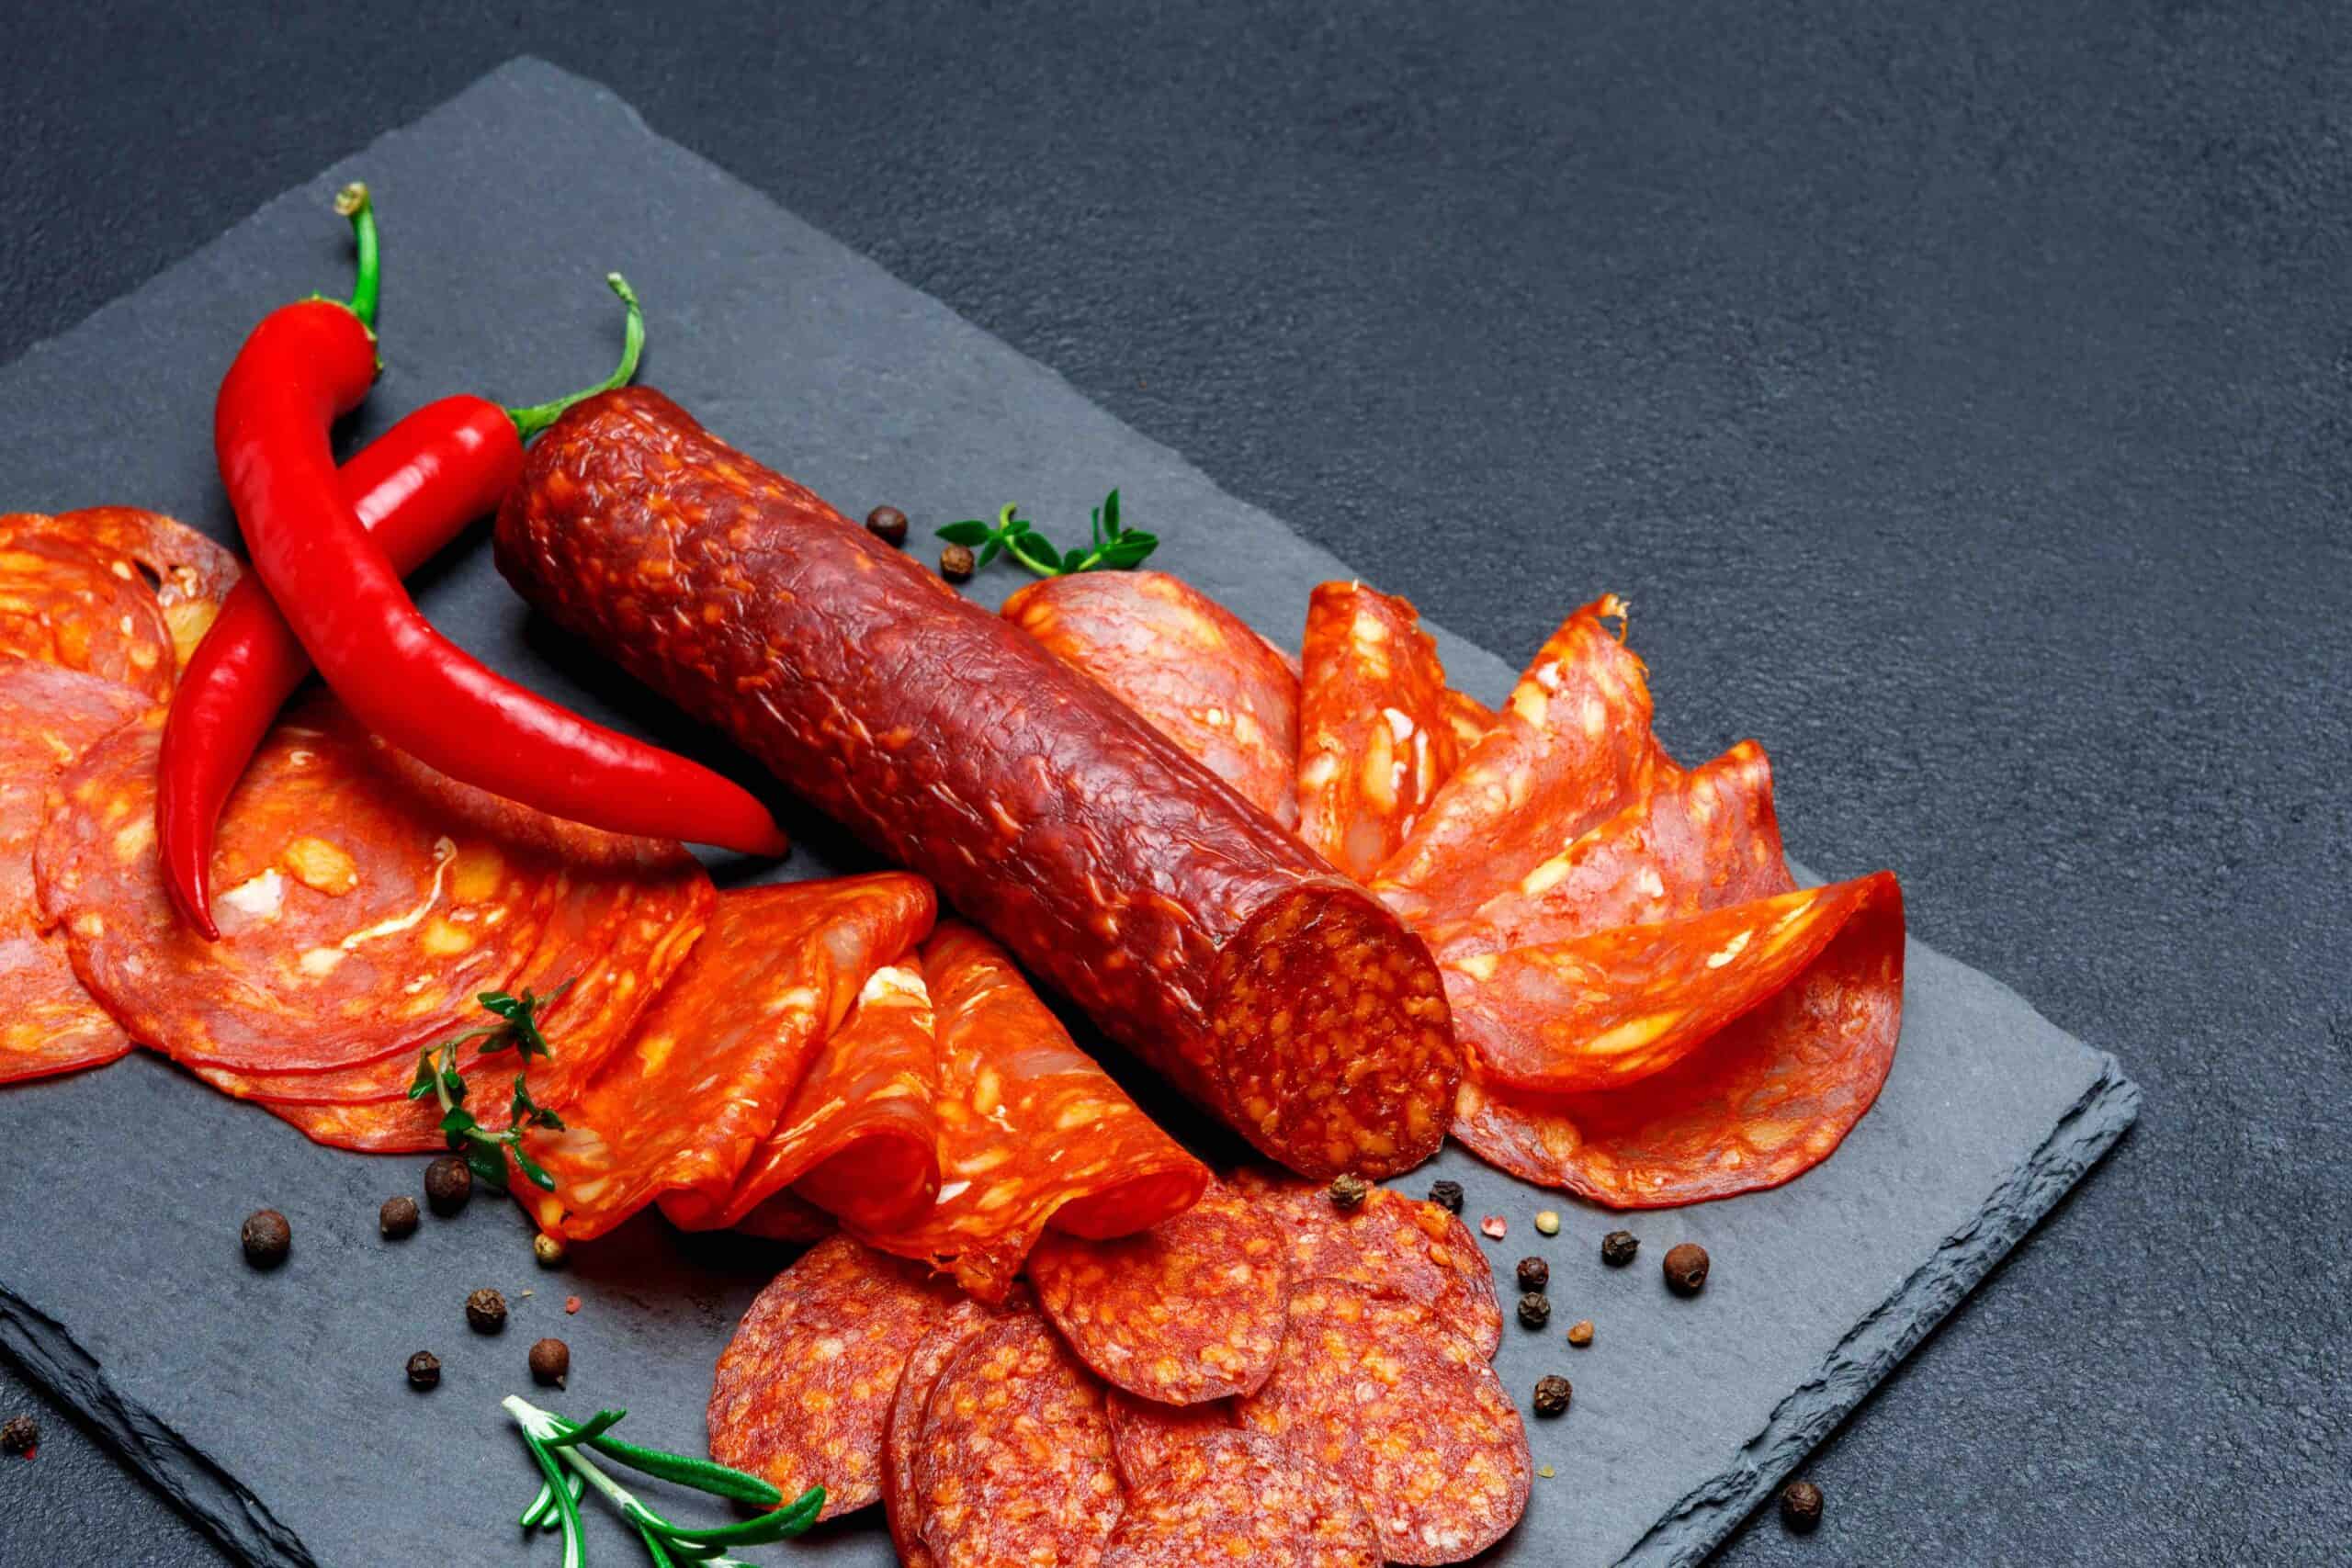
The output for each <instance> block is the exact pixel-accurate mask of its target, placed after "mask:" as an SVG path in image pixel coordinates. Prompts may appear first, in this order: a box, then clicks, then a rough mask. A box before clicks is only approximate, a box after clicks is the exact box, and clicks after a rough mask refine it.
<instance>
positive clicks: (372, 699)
mask: <svg viewBox="0 0 2352 1568" xmlns="http://www.w3.org/2000/svg"><path fill="white" fill-rule="evenodd" d="M374 371H375V343H374V339H373V336H372V334H371V333H369V332H368V327H367V325H366V323H365V322H363V321H361V319H360V317H359V315H358V314H357V313H356V311H355V310H352V309H349V308H347V307H345V306H343V305H339V304H334V303H329V302H324V301H310V302H305V303H303V304H299V305H288V306H287V307H285V308H283V309H281V310H277V311H275V312H273V313H272V314H270V315H269V316H267V317H266V318H264V320H263V321H262V323H261V324H260V325H259V326H257V327H255V328H254V331H253V335H252V336H250V337H248V338H247V339H246V340H245V344H244V346H243V348H242V349H240V350H238V352H237V357H236V360H235V362H234V363H233V364H232V365H231V366H230V367H229V373H228V375H227V376H226V377H224V378H222V380H221V383H220V397H219V399H218V400H217V401H216V402H215V404H214V407H213V421H212V446H213V453H214V456H215V457H217V458H218V460H219V462H220V478H221V481H222V483H223V484H224V485H225V486H226V487H227V489H228V491H229V501H230V504H231V505H232V508H233V509H234V510H235V512H236V513H237V523H238V526H239V528H240V529H241V530H242V531H243V534H244V537H245V547H246V551H247V553H248V554H249V555H250V556H251V558H252V560H253V565H254V570H255V571H256V572H257V573H259V575H260V577H261V581H262V584H263V586H264V587H266V588H267V589H268V590H269V594H270V597H271V598H272V599H274V600H276V601H277V608H278V610H279V612H280V613H281V614H283V615H285V617H286V620H287V624H288V625H289V626H292V627H293V629H294V634H295V636H296V637H299V638H300V641H301V644H302V648H303V650H304V651H305V652H306V653H308V654H309V655H310V656H311V662H312V663H313V664H315V665H317V666H318V669H319V673H320V674H321V675H322V676H324V677H325V678H326V682H327V684H328V685H329V686H331V687H333V688H334V693H335V695H337V696H338V697H340V698H342V699H343V702H344V705H345V706H346V707H348V708H349V709H350V710H351V712H352V714H353V715H354V716H356V718H357V719H358V720H359V722H361V723H362V724H365V725H366V726H367V727H368V728H369V729H371V730H373V731H375V733H376V734H378V735H379V736H381V737H382V738H383V739H385V740H387V741H389V742H390V743H391V744H392V745H394V746H397V747H399V748H400V749H401V750H403V751H406V752H408V753H409V754H410V755H412V756H413V757H415V758H416V759H417V760H418V761H422V762H424V763H425V764H426V765H427V766H429V767H432V768H435V769H436V770H438V771H439V772H441V773H447V775H449V776H450V777H451V778H454V779H457V780H459V781H460V782H462V783H465V784H473V785H475V786H476V787H478V788H481V789H485V790H488V791H489V792H490V793H492V795H503V796H505V797H506V798H507V799H509V800H515V801H519V802H521V803H522V804H524V805H526V806H532V807H537V808H538V809H540V810H542V811H545V812H548V813H549V814H550V815H552V816H557V817H562V818H570V819H571V820H572V821H575V822H584V823H587V824H589V825H591V826H593V827H597V828H602V829H607V830H609V831H613V832H621V833H639V834H646V835H650V836H652V837H658V838H672V839H687V840H694V841H695V842H697V843H706V844H717V845H719V846H721V847H723V848H727V849H731V850H741V851H746V852H752V853H756V854H776V853H781V852H782V851H783V850H784V847H785V840H784V835H783V834H782V833H781V832H780V831H778V829H776V826H775V821H774V820H773V819H772V818H770V817H769V816H768V813H767V809H766V807H763V806H762V805H761V804H760V803H759V801H758V799H757V798H756V797H754V796H753V795H752V794H751V792H750V791H748V790H746V789H744V788H742V787H741V785H739V784H733V783H731V782H729V780H727V779H725V778H723V777H721V776H720V775H719V774H718V773H713V772H712V771H711V770H710V769H708V768H706V767H703V766H702V765H700V764H699V763H695V762H692V761H687V760H686V759H685V758H683V757H679V756H675V755H673V754H672V753H670V752H667V751H663V750H660V749H659V748H656V747H652V746H648V745H646V744H645V743H644V742H642V741H639V740H633V739H629V738H628V736H625V735H621V734H618V733H616V732H615V731H613V730H610V729H606V728H603V727H602V726H600V725H595V724H592V723H590V722H589V721H588V720H586V719H584V718H582V717H581V716H579V715H578V714H575V713H571V712H570V711H568V710H567V709H565V708H562V707H560V706H558V705H556V704H554V703H551V702H549V701H548V700H547V699H546V698H544V697H541V696H539V695H538V694H536V693H533V692H530V691H527V690H526V689H525V688H523V687H521V686H518V685H516V684H515V682H512V681H509V680H506V679H505V678H503V676H500V675H497V674H495V673H493V672H492V671H491V670H489V669H488V668H487V667H485V666H484V665H483V664H482V663H481V661H480V660H476V659H474V658H473V657H472V656H470V655H469V654H468V653H466V652H465V651H464V650H463V649H459V648H458V646H457V645H456V644H454V643H452V642H450V641H449V639H448V638H447V637H443V636H442V635H441V634H440V633H439V632H437V631H435V629H434V627H433V624H432V623H431V622H430V621H428V620H426V619H425V618H424V615H423V614H422V613H420V612H419V611H418V609H417V607H416V604H415V602H414V601H413V600H412V599H410V597H409V596H408V591H407V590H406V589H405V588H404V587H402V586H401V578H400V573H399V572H397V571H395V570H393V569H392V563H391V561H390V558H388V557H387V556H386V555H385V553H384V549H383V547H382V546H380V545H379V544H377V543H375V542H374V541H373V540H371V539H370V538H369V537H368V530H367V529H366V528H365V527H364V526H362V525H361V524H360V521H359V517H358V514H357V513H356V512H355V511H354V510H353V508H352V505H351V503H350V502H349V500H348V499H346V498H345V495H344V494H343V492H342V490H341V488H340V486H339V484H338V482H337V479H336V476H335V468H334V453H333V451H332V449H331V448H330V447H329V446H328V444H327V433H328V431H329V429H330V428H331V427H332V426H333V424H334V421H335V419H336V418H337V417H338V416H339V415H341V414H342V413H344V412H346V411H347V410H349V409H350V408H351V407H352V406H353V405H354V404H356V402H357V401H358V400H359V397H360V396H361V395H362V394H363V393H365V392H366V390H367V388H368V381H369V380H370V379H371V378H373V376H374Z"/></svg>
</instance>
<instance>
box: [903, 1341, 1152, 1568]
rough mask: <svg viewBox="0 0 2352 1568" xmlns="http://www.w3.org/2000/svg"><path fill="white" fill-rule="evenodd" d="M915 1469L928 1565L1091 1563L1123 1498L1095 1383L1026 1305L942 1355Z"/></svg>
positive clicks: (1062, 1567)
mask: <svg viewBox="0 0 2352 1568" xmlns="http://www.w3.org/2000/svg"><path fill="white" fill-rule="evenodd" d="M914 1477H915V1506H916V1507H917V1509H918V1510H919V1512H920V1513H921V1515H922V1543H923V1545H924V1547H925V1548H926V1549H927V1550H928V1551H929V1552H930V1554H931V1561H932V1562H933V1563H934V1564H936V1565H937V1568H1002V1565H1003V1564H1005V1563H1012V1562H1018V1563H1023V1564H1028V1565H1030V1568H1092V1565H1093V1564H1095V1563H1097V1562H1101V1561H1102V1558H1103V1544H1104V1542H1105V1541H1107V1540H1109V1539H1110V1535H1111V1527H1112V1526H1113V1525H1114V1524H1116V1523H1117V1522H1118V1517H1119V1513H1120V1510H1121V1508H1122V1507H1123V1506H1125V1494H1124V1493H1123V1492H1122V1491H1121V1490H1120V1486H1119V1477H1118V1472H1117V1471H1116V1470H1115V1469H1114V1467H1113V1465H1112V1462H1111V1427H1110V1424H1109V1422H1108V1420H1107V1419H1106V1418H1105V1417H1104V1416H1103V1385H1102V1384H1101V1383H1099V1382H1095V1381H1094V1378H1093V1375H1092V1374H1091V1373H1090V1372H1089V1371H1087V1370H1086V1369H1085V1368H1084V1367H1082V1366H1080V1364H1079V1362H1078V1360H1077V1359H1076V1358H1075V1357H1073V1356H1072V1355H1071V1354H1070V1353H1069V1348H1067V1347H1065V1346H1064V1345H1063V1344H1062V1342H1061V1340H1060V1339H1059V1338H1058V1337H1056V1335H1055V1334H1054V1331H1053V1330H1052V1329H1051V1328H1049V1327H1047V1326H1046V1321H1045V1319H1043V1318H1041V1317H1039V1316H1037V1315H1036V1314H1034V1313H1017V1314H1012V1315H1010V1316H1008V1317H1006V1318H1005V1319H1003V1320H1002V1321H1001V1322H998V1323H995V1324H991V1325H989V1326H988V1327H986V1328H984V1329H982V1330H981V1331H980V1332H979V1333H978V1334H977V1335H975V1336H973V1337H972V1338H971V1339H970V1341H968V1342H967V1344H966V1345H965V1346H964V1347H963V1348H962V1349H960V1350H958V1351H957V1352H956V1356H955V1358H954V1359H952V1360H950V1361H949V1362H948V1363H947V1368H946V1370H945V1371H943V1372H942V1373H941V1374H940V1377H939V1382H938V1383H937V1385H936V1386H935V1387H933V1390H932V1392H931V1399H930V1402H929V1404H927V1405H926V1406H925V1407H924V1413H923V1424H922V1435H921V1437H919V1438H917V1439H916V1445H915V1455H914Z"/></svg>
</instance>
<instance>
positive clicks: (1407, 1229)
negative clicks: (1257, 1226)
mask: <svg viewBox="0 0 2352 1568" xmlns="http://www.w3.org/2000/svg"><path fill="white" fill-rule="evenodd" d="M1234 1186H1235V1188H1236V1190H1238V1191H1239V1192H1240V1193H1241V1195H1242V1196H1243V1197H1244V1198H1245V1199H1246V1200H1247V1201H1249V1202H1250V1203H1251V1204H1252V1205H1253V1206H1255V1207H1256V1208H1257V1209H1258V1210H1259V1212H1260V1213H1263V1214H1265V1215H1267V1216H1268V1217H1269V1218H1271V1219H1272V1220H1273V1221H1274V1222H1275V1223H1276V1224H1278V1225H1279V1226H1281V1227H1282V1230H1283V1234H1284V1235H1285V1236H1286V1237H1287V1238H1288V1240H1289V1243H1290V1276H1291V1284H1292V1289H1293V1290H1296V1289H1298V1288H1299V1286H1300V1284H1301V1283H1303V1282H1304V1281H1306V1280H1340V1281H1344V1282H1346V1283H1350V1284H1356V1285H1362V1286H1363V1287H1365V1288H1366V1289H1368V1290H1372V1291H1375V1292H1379V1293H1381V1294H1382V1295H1385V1296H1389V1297H1392V1298H1394V1299H1396V1300H1398V1301H1404V1302H1409V1303H1413V1304H1415V1305H1417V1306H1420V1307H1424V1308H1426V1309H1428V1311H1429V1313H1430V1316H1431V1317H1432V1318H1433V1319H1434V1320H1435V1321H1436V1322H1437V1323H1438V1325H1440V1326H1442V1327H1443V1328H1445V1329H1446V1330H1447V1331H1448V1332H1450V1333H1453V1334H1455V1335H1457V1336H1459V1337H1461V1338H1462V1339H1463V1340H1464V1343H1466V1344H1468V1345H1469V1346H1470V1347H1471V1348H1474V1349H1475V1350H1476V1351H1477V1352H1478V1354H1479V1355H1481V1356H1489V1357H1491V1356H1492V1355H1493V1354H1494V1353H1495V1350H1496V1348H1498V1346H1500V1345H1501V1344H1502V1338H1503V1314H1502V1307H1501V1305H1500V1303H1498V1300H1497V1299H1496V1296H1495V1276H1494V1270H1493V1269H1492V1268H1490V1267H1489V1266H1488V1264H1487V1255H1486V1254H1485V1253H1484V1252H1482V1251H1481V1250H1479V1247H1478V1243H1477V1240H1476V1237H1474V1236H1473V1235H1471V1234H1470V1229H1469V1227H1468V1226H1467V1225H1464V1224H1463V1223H1462V1218H1461V1216H1460V1215H1458V1214H1451V1213H1447V1212H1446V1211H1445V1210H1443V1209H1441V1208H1439V1207H1438V1206H1437V1205H1436V1204H1435V1203H1430V1202H1424V1201H1421V1200H1420V1199H1418V1198H1408V1197H1406V1196H1404V1195H1403V1194H1402V1193H1399V1192H1395V1191H1391V1190H1389V1189H1387V1188H1385V1187H1374V1188H1373V1189H1372V1190H1370V1191H1368V1192H1367V1193H1366V1194H1365V1195H1364V1201H1363V1203H1362V1204H1360V1205H1359V1206H1358V1207H1356V1208H1354V1209H1351V1210H1340V1209H1338V1208H1335V1207H1333V1206H1332V1203H1331V1197H1330V1190H1329V1188H1327V1187H1324V1186H1321V1185H1319V1184H1317V1183H1315V1182H1311V1181H1300V1180H1298V1179H1295V1178H1292V1177H1287V1176H1275V1175H1271V1174H1269V1173H1267V1172H1265V1171H1263V1170H1260V1169H1256V1168H1252V1169H1249V1170H1245V1171H1242V1172H1241V1173H1239V1174H1238V1175H1237V1176H1236V1177H1235V1178H1234Z"/></svg>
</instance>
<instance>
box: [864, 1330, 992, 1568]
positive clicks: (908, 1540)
mask: <svg viewBox="0 0 2352 1568" xmlns="http://www.w3.org/2000/svg"><path fill="white" fill-rule="evenodd" d="M996 1318H997V1314H996V1313H995V1311H994V1310H993V1309H991V1308H989V1307H988V1306H986V1305H984V1304H983V1303H979V1302H976V1301H974V1300H972V1299H971V1298H970V1297H968V1296H967V1297H966V1298H964V1299H963V1300H962V1301H960V1302H957V1303H956V1304H955V1305H954V1306H952V1307H949V1308H948V1309H947V1311H946V1313H945V1314H944V1315H942V1316H941V1317H940V1318H939V1319H938V1321H936V1322H934V1323H933V1325H931V1327H930V1329H929V1330H928V1331H927V1332H925V1333H924V1335H923V1337H922V1338H921V1339H919V1340H917V1341H916V1342H915V1348H914V1349H913V1350H911V1351H910V1352H909V1353H908V1356H907V1365H906V1370H905V1371H902V1372H900V1373H899V1391H898V1393H895V1394H893V1395H892V1396H891V1399H890V1413H889V1416H888V1418H887V1419H886V1420H885V1421H884V1423H883V1427H882V1506H883V1510H884V1512H885V1513H886V1514H887V1515H888V1517H889V1521H890V1540H891V1543H892V1544H893V1545H895V1546H896V1547H897V1548H898V1549H899V1563H900V1565H901V1568H932V1562H933V1559H932V1555H931V1548H929V1547H928V1546H925V1545H924V1544H923V1541H922V1494H921V1493H919V1492H918V1491H917V1490H916V1488H915V1450H916V1446H917V1444H918V1443H920V1441H921V1440H922V1418H923V1411H924V1410H925V1409H926V1408H927V1407H928V1406H929V1405H930V1404H931V1391H932V1390H933V1389H934V1388H936V1387H938V1386H939V1375H940V1374H941V1373H942V1372H944V1371H946V1370H947V1363H948V1362H950V1361H952V1360H954V1359H956V1352H957V1351H958V1350H961V1349H962V1348H964V1347H965V1346H966V1345H967V1344H969V1343H970V1342H971V1340H972V1337H974V1336H975V1335H977V1334H978V1333H979V1332H980V1330H981V1329H983V1328H986V1327H987V1326H988V1325H989V1324H991V1323H993V1322H995V1321H996Z"/></svg>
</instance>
